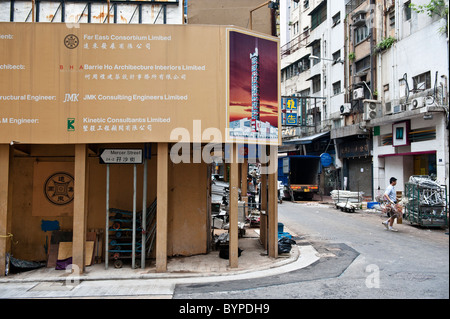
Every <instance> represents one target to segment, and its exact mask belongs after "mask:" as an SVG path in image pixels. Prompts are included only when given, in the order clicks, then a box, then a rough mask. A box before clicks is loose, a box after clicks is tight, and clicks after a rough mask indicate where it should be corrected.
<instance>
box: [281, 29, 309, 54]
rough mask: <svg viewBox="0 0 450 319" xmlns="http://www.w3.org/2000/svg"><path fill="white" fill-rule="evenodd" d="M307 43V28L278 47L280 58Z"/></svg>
mask: <svg viewBox="0 0 450 319" xmlns="http://www.w3.org/2000/svg"><path fill="white" fill-rule="evenodd" d="M308 44H309V30H307V31H305V32H303V33H301V34H300V35H299V36H298V37H296V38H294V39H293V40H291V41H290V42H288V43H286V44H285V45H283V46H282V47H281V49H280V51H281V58H284V57H286V56H288V55H290V54H292V53H294V52H295V51H297V50H299V49H300V48H304V47H306V46H307V45H308Z"/></svg>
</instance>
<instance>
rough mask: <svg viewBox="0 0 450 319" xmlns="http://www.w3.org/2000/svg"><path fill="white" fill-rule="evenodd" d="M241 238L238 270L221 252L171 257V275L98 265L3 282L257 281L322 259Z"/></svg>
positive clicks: (308, 249)
mask: <svg viewBox="0 0 450 319" xmlns="http://www.w3.org/2000/svg"><path fill="white" fill-rule="evenodd" d="M247 233H250V235H246V236H244V237H243V238H240V239H239V248H241V249H243V252H242V254H241V256H240V257H239V259H238V261H239V264H238V268H230V267H229V261H228V260H227V259H222V258H220V257H219V251H212V252H210V253H209V254H205V255H196V256H190V257H172V258H168V266H167V272H165V273H157V272H156V270H155V265H154V261H151V262H150V265H146V267H145V268H144V269H142V268H138V269H131V265H130V264H124V266H123V267H122V268H120V269H116V268H114V266H113V265H111V263H110V266H109V267H108V269H105V264H104V263H102V264H94V265H92V266H89V267H86V268H85V272H84V273H83V274H81V275H77V274H76V273H75V272H74V273H73V274H72V273H71V272H70V271H69V270H67V271H64V270H55V269H54V268H40V269H36V270H32V271H27V272H22V273H18V274H10V275H9V276H6V277H1V278H0V283H25V282H30V283H31V282H61V281H62V282H66V281H68V280H72V281H73V280H77V281H95V280H135V279H183V280H182V281H183V282H201V281H203V280H204V279H206V280H207V281H209V282H211V281H223V280H236V279H239V278H243V279H244V278H245V279H248V278H256V277H262V276H268V275H274V274H279V273H283V272H289V271H293V270H296V269H300V268H303V267H306V266H308V265H310V264H312V263H314V262H316V261H317V260H318V259H319V257H318V256H317V255H318V254H317V251H316V250H315V249H314V248H313V247H312V246H297V245H293V246H292V249H291V252H290V253H289V254H280V255H279V257H278V258H270V257H268V256H267V255H266V251H265V250H264V249H263V247H262V245H261V244H260V242H259V237H258V236H256V235H257V234H255V233H254V232H247Z"/></svg>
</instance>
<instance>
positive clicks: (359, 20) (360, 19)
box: [353, 13, 366, 26]
mask: <svg viewBox="0 0 450 319" xmlns="http://www.w3.org/2000/svg"><path fill="white" fill-rule="evenodd" d="M365 23H366V14H365V13H357V14H356V15H355V16H353V25H354V26H360V25H363V24H365Z"/></svg>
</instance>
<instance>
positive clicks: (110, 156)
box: [100, 148, 143, 164]
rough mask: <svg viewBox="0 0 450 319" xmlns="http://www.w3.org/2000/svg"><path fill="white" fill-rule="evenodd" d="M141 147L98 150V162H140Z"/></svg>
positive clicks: (141, 157)
mask: <svg viewBox="0 0 450 319" xmlns="http://www.w3.org/2000/svg"><path fill="white" fill-rule="evenodd" d="M142 159H143V151H142V149H116V148H106V149H103V150H102V151H101V152H100V164H142Z"/></svg>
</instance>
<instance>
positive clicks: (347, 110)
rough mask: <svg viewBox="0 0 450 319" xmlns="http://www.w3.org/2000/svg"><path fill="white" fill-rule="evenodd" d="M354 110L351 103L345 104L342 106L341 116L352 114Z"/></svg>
mask: <svg viewBox="0 0 450 319" xmlns="http://www.w3.org/2000/svg"><path fill="white" fill-rule="evenodd" d="M351 110H352V105H351V104H350V103H344V104H342V105H341V108H340V111H341V115H345V114H350V111H351Z"/></svg>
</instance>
